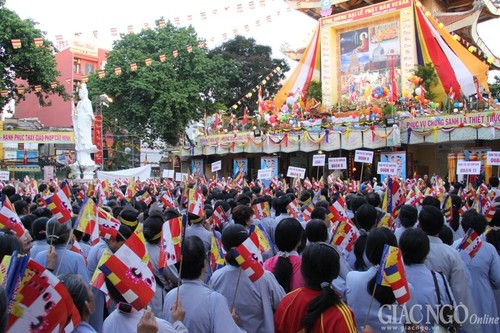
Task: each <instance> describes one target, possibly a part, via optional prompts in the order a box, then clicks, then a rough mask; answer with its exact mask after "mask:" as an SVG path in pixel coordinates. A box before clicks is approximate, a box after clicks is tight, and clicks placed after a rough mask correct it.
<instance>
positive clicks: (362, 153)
mask: <svg viewBox="0 0 500 333" xmlns="http://www.w3.org/2000/svg"><path fill="white" fill-rule="evenodd" d="M354 162H360V163H372V162H373V152H372V151H368V150H356V152H355V154H354Z"/></svg>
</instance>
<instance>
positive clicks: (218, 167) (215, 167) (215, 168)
mask: <svg viewBox="0 0 500 333" xmlns="http://www.w3.org/2000/svg"><path fill="white" fill-rule="evenodd" d="M221 169H222V161H217V162H214V163H212V172H215V171H220V170H221Z"/></svg>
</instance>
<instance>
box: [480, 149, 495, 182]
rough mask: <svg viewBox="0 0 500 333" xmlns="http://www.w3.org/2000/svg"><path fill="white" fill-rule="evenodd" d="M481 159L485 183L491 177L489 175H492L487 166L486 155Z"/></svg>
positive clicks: (489, 167)
mask: <svg viewBox="0 0 500 333" xmlns="http://www.w3.org/2000/svg"><path fill="white" fill-rule="evenodd" d="M481 158H482V159H483V167H484V180H485V181H486V182H487V181H489V179H490V177H491V173H492V168H493V167H492V166H491V165H489V164H488V159H487V155H486V154H483V155H482V156H481Z"/></svg>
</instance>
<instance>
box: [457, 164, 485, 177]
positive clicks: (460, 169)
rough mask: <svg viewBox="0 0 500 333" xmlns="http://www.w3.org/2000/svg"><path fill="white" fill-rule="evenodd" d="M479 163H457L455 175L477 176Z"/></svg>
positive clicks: (479, 171)
mask: <svg viewBox="0 0 500 333" xmlns="http://www.w3.org/2000/svg"><path fill="white" fill-rule="evenodd" d="M480 173H481V162H470V161H457V175H479V174H480Z"/></svg>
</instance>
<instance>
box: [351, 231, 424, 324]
mask: <svg viewBox="0 0 500 333" xmlns="http://www.w3.org/2000/svg"><path fill="white" fill-rule="evenodd" d="M386 244H387V245H390V246H398V243H397V240H396V236H394V233H393V232H392V231H391V230H389V229H387V228H377V229H373V230H372V231H370V232H369V233H368V236H367V238H366V248H365V252H366V256H367V258H368V260H369V261H370V263H371V264H372V265H373V266H372V267H370V268H369V269H368V270H367V271H364V272H358V271H351V272H349V273H348V274H347V279H346V292H345V296H346V300H347V304H349V307H350V308H352V309H353V311H354V316H355V317H356V319H357V322H358V325H360V326H359V327H358V331H360V332H361V326H362V325H364V323H365V322H366V324H367V325H368V326H370V327H372V328H373V329H374V331H375V332H385V331H389V332H396V331H397V332H404V331H405V323H403V322H401V313H402V307H401V306H400V305H398V304H397V303H396V297H395V296H394V293H393V292H392V289H391V287H387V286H382V285H377V283H376V281H377V271H378V267H379V266H378V265H379V264H380V261H381V259H382V254H383V252H384V246H385V245H386ZM412 289H413V288H412V287H411V286H410V294H411V291H412ZM408 304H409V305H407V308H408V309H411V305H413V302H412V300H411V299H410V301H409V302H408ZM394 307H396V308H395V309H394ZM393 310H395V311H393ZM394 314H396V316H394ZM415 315H416V316H417V315H420V313H418V314H417V313H416V314H415ZM418 317H419V318H417V319H421V317H420V316H418Z"/></svg>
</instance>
